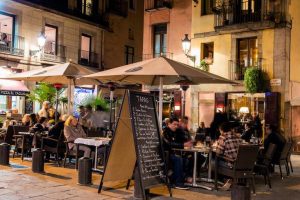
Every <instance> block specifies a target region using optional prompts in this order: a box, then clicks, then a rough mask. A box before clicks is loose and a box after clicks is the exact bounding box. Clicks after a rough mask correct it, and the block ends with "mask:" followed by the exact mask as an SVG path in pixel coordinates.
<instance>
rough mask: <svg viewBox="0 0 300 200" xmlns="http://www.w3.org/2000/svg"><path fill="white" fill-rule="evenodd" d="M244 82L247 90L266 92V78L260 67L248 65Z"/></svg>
mask: <svg viewBox="0 0 300 200" xmlns="http://www.w3.org/2000/svg"><path fill="white" fill-rule="evenodd" d="M244 84H245V88H246V91H247V92H250V93H252V94H253V93H257V92H265V90H266V78H265V75H264V72H263V71H262V70H261V69H260V68H259V67H256V66H255V67H248V68H247V70H246V72H245V75H244Z"/></svg>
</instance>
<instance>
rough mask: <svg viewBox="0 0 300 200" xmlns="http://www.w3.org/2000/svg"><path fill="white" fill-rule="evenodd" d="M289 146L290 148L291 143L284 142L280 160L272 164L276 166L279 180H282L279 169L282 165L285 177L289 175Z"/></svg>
mask: <svg viewBox="0 0 300 200" xmlns="http://www.w3.org/2000/svg"><path fill="white" fill-rule="evenodd" d="M291 146H292V142H286V143H285V145H284V147H283V149H282V152H281V154H280V158H279V159H278V160H275V161H274V162H273V163H272V164H274V165H278V167H279V171H280V176H281V179H283V175H282V169H281V166H282V165H285V170H286V175H287V176H289V175H290V170H289V165H288V156H289V152H290V149H291Z"/></svg>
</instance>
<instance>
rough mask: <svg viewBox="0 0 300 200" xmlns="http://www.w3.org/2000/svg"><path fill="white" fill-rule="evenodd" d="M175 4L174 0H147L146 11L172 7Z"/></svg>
mask: <svg viewBox="0 0 300 200" xmlns="http://www.w3.org/2000/svg"><path fill="white" fill-rule="evenodd" d="M172 6H173V0H146V1H145V11H151V10H157V9H164V8H168V9H171V8H172Z"/></svg>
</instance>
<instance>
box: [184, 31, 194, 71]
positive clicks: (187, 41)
mask: <svg viewBox="0 0 300 200" xmlns="http://www.w3.org/2000/svg"><path fill="white" fill-rule="evenodd" d="M184 35H185V37H184V39H183V40H181V43H182V50H183V52H184V54H185V55H186V56H187V57H188V58H189V59H191V61H193V62H194V66H195V61H196V56H192V55H190V51H191V40H190V39H189V35H188V34H184Z"/></svg>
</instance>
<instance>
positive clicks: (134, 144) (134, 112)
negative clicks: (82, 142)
mask: <svg viewBox="0 0 300 200" xmlns="http://www.w3.org/2000/svg"><path fill="white" fill-rule="evenodd" d="M154 102H155V101H154V96H152V95H151V94H148V93H141V92H132V91H126V92H125V95H124V99H123V103H122V105H121V108H120V113H119V117H118V120H117V124H116V128H115V133H114V135H113V138H112V142H111V147H110V151H109V155H108V159H107V162H106V165H105V167H104V173H103V176H102V178H101V182H100V184H99V187H98V192H101V189H102V186H103V183H104V182H114V181H121V180H130V179H131V178H132V177H133V174H134V178H135V184H134V187H135V190H136V191H140V192H135V195H137V194H142V196H143V199H146V190H148V189H150V188H152V187H155V186H158V185H166V186H167V187H168V189H169V193H170V196H172V192H171V189H170V185H169V184H168V179H167V176H166V166H165V162H164V154H163V149H162V143H161V138H160V133H159V126H158V121H157V116H156V109H155V103H154ZM137 198H140V196H139V195H137Z"/></svg>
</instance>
